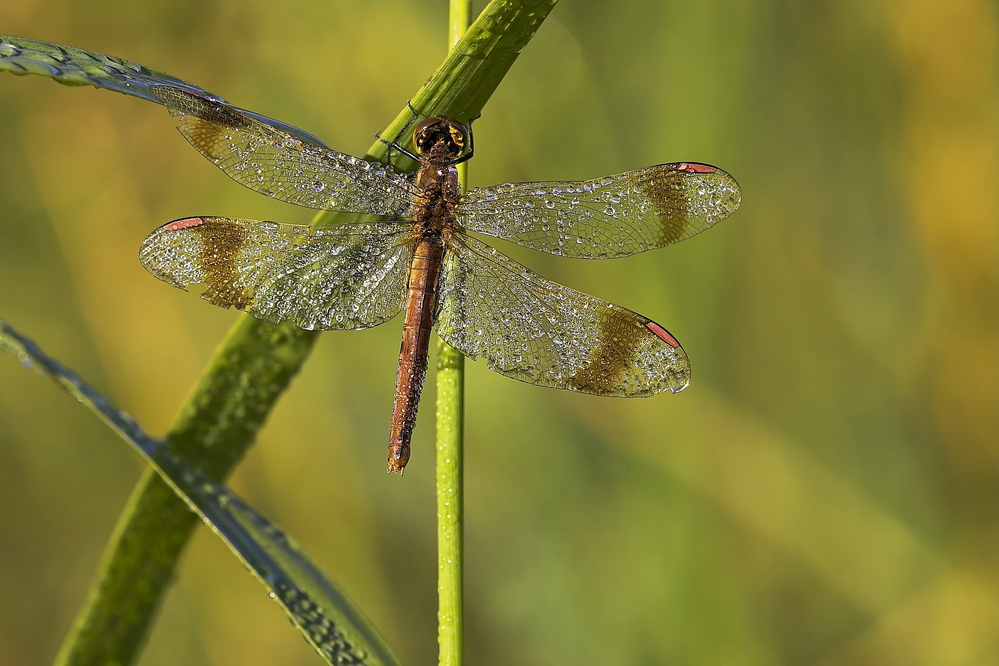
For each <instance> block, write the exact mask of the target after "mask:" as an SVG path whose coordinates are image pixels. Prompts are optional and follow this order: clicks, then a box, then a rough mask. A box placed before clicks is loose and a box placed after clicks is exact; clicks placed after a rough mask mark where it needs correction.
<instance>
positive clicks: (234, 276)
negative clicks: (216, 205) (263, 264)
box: [168, 217, 252, 310]
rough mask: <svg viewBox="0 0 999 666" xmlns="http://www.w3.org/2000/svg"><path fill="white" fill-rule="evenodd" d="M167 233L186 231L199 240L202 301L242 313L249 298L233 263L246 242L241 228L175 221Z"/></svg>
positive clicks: (202, 221)
mask: <svg viewBox="0 0 999 666" xmlns="http://www.w3.org/2000/svg"><path fill="white" fill-rule="evenodd" d="M195 221H197V223H196V222H195ZM177 225H182V226H177ZM168 229H173V230H178V229H190V230H191V231H192V232H194V233H197V234H198V235H199V236H200V237H201V255H200V256H199V257H198V258H197V260H198V265H199V266H200V267H201V271H202V273H203V275H204V281H205V284H206V285H207V286H208V289H206V290H205V293H204V294H202V298H204V299H205V300H206V301H208V302H209V303H211V304H212V305H220V306H222V307H226V308H227V307H231V306H235V307H236V308H238V309H240V310H242V309H244V308H246V306H247V305H249V303H250V301H251V300H252V296H251V294H249V293H247V292H246V290H245V289H243V287H242V286H240V284H241V282H240V280H239V275H238V273H237V272H236V260H237V258H238V257H239V253H240V251H241V250H242V248H243V242H244V241H245V239H246V234H245V232H244V231H243V229H242V227H240V226H239V225H237V224H233V223H232V222H230V221H229V220H227V219H225V218H210V217H205V218H200V217H193V218H187V219H185V220H178V221H177V222H174V223H173V225H172V226H171V227H168Z"/></svg>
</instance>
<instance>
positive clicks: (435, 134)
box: [413, 116, 467, 163]
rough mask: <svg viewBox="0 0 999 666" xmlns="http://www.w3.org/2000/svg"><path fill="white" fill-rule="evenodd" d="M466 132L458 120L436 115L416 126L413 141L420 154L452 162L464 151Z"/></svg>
mask: <svg viewBox="0 0 999 666" xmlns="http://www.w3.org/2000/svg"><path fill="white" fill-rule="evenodd" d="M466 134H467V131H466V130H465V126H464V125H462V124H461V123H459V122H458V121H456V120H449V119H447V118H445V117H444V116H438V117H436V118H427V119H426V120H424V121H422V122H421V123H420V124H419V125H417V126H416V130H414V132H413V143H414V144H415V146H416V151H417V152H418V153H419V154H420V155H422V156H424V157H427V158H429V159H431V160H433V159H442V160H446V161H447V162H452V163H453V162H455V161H456V160H457V159H458V158H459V157H461V156H462V153H463V152H465V137H466Z"/></svg>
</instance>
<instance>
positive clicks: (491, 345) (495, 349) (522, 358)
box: [437, 234, 690, 397]
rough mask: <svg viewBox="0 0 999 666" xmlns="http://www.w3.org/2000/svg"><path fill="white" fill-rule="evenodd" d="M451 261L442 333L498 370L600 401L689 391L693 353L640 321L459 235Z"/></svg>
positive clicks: (658, 328)
mask: <svg viewBox="0 0 999 666" xmlns="http://www.w3.org/2000/svg"><path fill="white" fill-rule="evenodd" d="M444 263H445V266H444V271H443V273H442V275H443V278H442V280H441V290H440V294H439V303H440V305H439V307H438V312H437V330H438V334H439V335H440V336H441V337H442V338H444V340H446V341H447V342H448V344H450V345H451V346H453V347H455V348H456V349H458V350H460V351H461V352H462V353H464V354H466V355H467V356H470V357H472V358H480V357H481V358H485V359H486V362H487V364H488V366H489V368H490V369H492V370H495V371H496V372H498V373H500V374H502V375H506V376H507V377H512V378H513V379H519V380H521V381H524V382H528V383H530V384H537V385H539V386H547V387H551V388H561V389H569V390H572V391H580V392H583V393H592V394H596V395H612V396H632V397H633V396H649V395H653V394H655V393H659V392H660V391H664V390H666V389H669V390H671V391H673V392H676V391H680V390H682V389H683V388H684V387H685V386H687V382H688V380H689V377H690V365H689V363H688V361H687V355H686V354H685V353H684V351H683V349H682V348H681V347H680V345H679V343H677V342H676V340H675V339H674V338H673V337H672V336H671V335H670V334H669V333H667V332H666V330H665V329H663V328H662V327H661V326H659V325H658V324H656V323H655V322H652V321H651V320H649V319H647V318H645V317H643V316H642V315H640V314H637V313H635V312H632V311H631V310H626V309H625V308H621V307H618V306H616V305H612V304H611V303H608V302H606V301H602V300H600V299H598V298H594V297H592V296H589V295H587V294H584V293H582V292H579V291H576V290H574V289H570V288H568V287H564V286H562V285H560V284H556V283H554V282H550V281H548V280H545V279H544V278H542V277H541V276H539V275H537V274H535V273H533V272H531V271H530V270H528V269H527V268H525V267H524V266H521V265H520V264H518V263H517V262H515V261H513V260H512V259H510V258H509V257H507V256H505V255H503V254H502V253H500V252H498V251H497V250H495V249H493V248H491V247H489V246H488V245H486V244H485V243H482V242H480V241H477V240H476V239H474V238H471V237H469V236H466V235H464V234H455V235H454V236H453V237H452V243H451V244H450V245H449V246H448V251H447V253H446V254H445V258H444Z"/></svg>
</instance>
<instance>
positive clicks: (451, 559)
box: [437, 0, 471, 666]
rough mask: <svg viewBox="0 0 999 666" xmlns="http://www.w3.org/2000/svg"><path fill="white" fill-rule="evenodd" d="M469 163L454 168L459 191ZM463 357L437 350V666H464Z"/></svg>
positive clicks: (463, 16) (454, 22) (458, 2)
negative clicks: (438, 649) (438, 651)
mask: <svg viewBox="0 0 999 666" xmlns="http://www.w3.org/2000/svg"><path fill="white" fill-rule="evenodd" d="M470 18H471V0H450V12H449V25H448V47H449V48H450V47H451V46H452V45H453V44H455V43H456V42H457V41H458V40H459V39H460V38H461V36H462V35H463V34H464V33H465V30H467V29H468V26H469V23H470ZM467 164H468V163H467V162H466V163H464V164H459V165H458V179H459V182H460V183H461V189H462V190H464V189H465V188H466V185H467V182H468V176H467V170H466V166H467ZM464 393H465V357H464V356H462V355H461V352H458V351H456V350H455V349H453V348H452V347H451V346H450V345H448V344H447V343H446V342H444V341H443V340H441V341H440V342H439V343H438V345H437V643H438V645H439V646H440V653H439V658H438V663H439V664H440V665H441V666H461V664H463V663H464V661H465V635H464V607H463V604H464V599H463V588H464V581H463V570H464V569H463V567H464V529H463V523H462V519H463V516H462V514H463V512H464V489H463V486H462V480H463V473H464V471H463V460H462V456H463V450H462V449H463V445H464V427H465V396H464Z"/></svg>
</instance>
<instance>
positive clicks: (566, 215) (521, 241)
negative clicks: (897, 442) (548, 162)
mask: <svg viewBox="0 0 999 666" xmlns="http://www.w3.org/2000/svg"><path fill="white" fill-rule="evenodd" d="M741 197H742V195H741V192H740V190H739V184H738V183H736V182H735V179H734V178H732V176H730V175H729V174H727V173H725V172H724V171H722V170H721V169H719V168H717V167H713V166H709V165H707V164H695V163H692V162H683V163H677V164H660V165H657V166H652V167H647V168H645V169H639V170H637V171H628V172H625V173H619V174H617V175H614V176H605V177H604V178H595V179H593V180H585V181H579V182H568V181H566V182H536V183H505V184H503V185H494V186H492V187H485V188H478V189H474V190H472V191H470V192H468V194H466V195H465V196H464V197H463V198H462V201H461V204H460V205H459V208H458V221H459V222H460V223H461V224H462V226H464V227H465V228H466V229H468V230H470V231H477V232H479V233H483V234H486V235H489V236H495V237H496V238H503V239H505V240H508V241H512V242H514V243H517V244H518V245H523V246H525V247H529V248H532V249H534V250H540V251H542V252H547V253H549V254H555V255H560V256H563V257H578V258H586V259H609V258H612V257H625V256H628V255H632V254H636V253H638V252H644V251H645V250H651V249H653V248H658V247H664V246H666V245H671V244H673V243H678V242H680V241H682V240H684V239H685V238H690V237H691V236H693V235H694V234H698V233H700V232H702V231H704V230H705V229H707V228H708V227H711V226H713V225H714V224H716V223H717V222H718V221H720V220H722V219H724V218H726V217H728V215H729V214H730V213H732V212H733V211H734V210H735V209H736V208H738V207H739V202H740V201H741Z"/></svg>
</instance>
